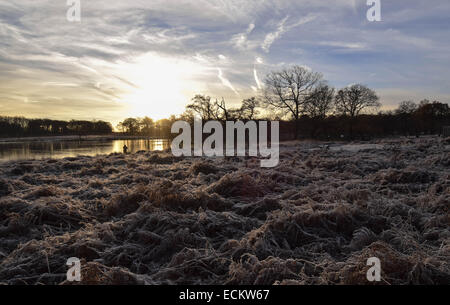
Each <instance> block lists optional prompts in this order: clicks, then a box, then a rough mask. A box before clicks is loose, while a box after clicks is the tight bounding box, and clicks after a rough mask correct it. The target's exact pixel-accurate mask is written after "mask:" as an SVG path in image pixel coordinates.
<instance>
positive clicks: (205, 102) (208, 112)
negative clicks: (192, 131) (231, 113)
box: [186, 94, 219, 121]
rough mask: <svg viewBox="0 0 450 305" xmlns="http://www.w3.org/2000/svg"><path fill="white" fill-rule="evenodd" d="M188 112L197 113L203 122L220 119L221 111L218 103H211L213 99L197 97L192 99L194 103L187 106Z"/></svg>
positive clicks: (202, 96)
mask: <svg viewBox="0 0 450 305" xmlns="http://www.w3.org/2000/svg"><path fill="white" fill-rule="evenodd" d="M186 108H187V110H192V111H193V112H194V113H197V114H198V115H199V116H200V117H201V118H202V120H204V121H210V120H217V119H219V109H218V106H217V103H213V102H212V101H211V97H209V96H204V95H199V94H198V95H196V96H194V98H192V103H191V104H189V105H187V106H186Z"/></svg>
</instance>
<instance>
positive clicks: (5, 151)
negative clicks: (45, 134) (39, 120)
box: [0, 139, 170, 161]
mask: <svg viewBox="0 0 450 305" xmlns="http://www.w3.org/2000/svg"><path fill="white" fill-rule="evenodd" d="M124 145H127V146H128V152H129V153H135V152H138V151H141V150H145V151H160V150H165V149H168V148H169V147H170V143H169V141H168V140H145V139H140V140H98V141H97V140H96V141H41V142H10V143H0V161H9V160H27V159H43V158H54V159H60V158H66V157H76V156H79V155H84V156H95V155H99V154H110V153H113V152H118V153H121V152H122V148H123V146H124Z"/></svg>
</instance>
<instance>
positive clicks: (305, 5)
mask: <svg viewBox="0 0 450 305" xmlns="http://www.w3.org/2000/svg"><path fill="white" fill-rule="evenodd" d="M381 5H382V11H381V13H382V21H381V22H368V20H367V18H366V12H367V10H368V8H369V7H368V6H367V5H366V0H330V1H328V0H327V1H325V0H323V1H318V0H290V1H288V0H240V1H238V0H208V1H207V0H189V1H188V0H147V1H138V0H130V1H122V3H113V1H106V0H89V1H88V0H81V22H69V21H68V20H67V17H66V14H67V10H68V9H69V7H68V6H67V3H66V0H52V1H44V0H28V1H25V0H15V1H14V2H12V1H9V0H8V1H6V0H0V115H22V116H27V117H48V118H62V119H71V118H74V119H104V120H109V121H112V122H113V123H117V122H118V121H119V120H121V119H123V118H124V117H128V116H143V115H148V116H151V117H153V118H157V119H159V118H162V117H167V116H169V115H170V114H172V113H175V114H177V113H181V112H182V111H183V108H184V106H185V104H186V103H187V102H188V101H189V99H190V98H191V97H192V96H193V95H194V94H196V93H201V94H208V95H211V96H212V97H217V98H222V97H224V98H225V99H226V100H228V101H229V102H230V103H237V102H239V101H240V100H242V99H244V98H247V97H249V96H252V95H255V94H257V91H258V90H259V89H260V88H261V87H262V86H263V80H264V76H265V74H266V73H267V72H269V71H271V70H276V69H279V68H281V67H283V66H285V65H291V64H299V65H305V66H308V67H310V68H312V69H313V70H315V71H319V72H322V73H323V74H324V77H325V79H327V80H328V81H329V83H330V84H331V85H333V86H336V87H342V86H346V85H348V84H352V83H357V82H358V83H363V84H366V85H368V86H370V87H372V88H374V89H376V91H377V92H378V93H379V95H380V97H381V101H382V103H383V104H384V107H385V108H392V107H395V105H396V104H398V102H400V101H402V100H407V99H412V100H415V101H419V100H420V99H422V98H429V99H439V100H441V101H443V102H449V101H450V75H449V74H450V73H449V72H450V70H449V67H450V56H449V50H450V39H449V37H450V17H449V16H450V3H449V1H448V0H423V1H419V0H409V1H404V0H381Z"/></svg>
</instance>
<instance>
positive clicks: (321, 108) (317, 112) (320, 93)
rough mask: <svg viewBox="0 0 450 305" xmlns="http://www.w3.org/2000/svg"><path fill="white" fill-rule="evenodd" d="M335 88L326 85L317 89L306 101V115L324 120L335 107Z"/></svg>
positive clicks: (323, 84)
mask: <svg viewBox="0 0 450 305" xmlns="http://www.w3.org/2000/svg"><path fill="white" fill-rule="evenodd" d="M334 92H335V90H334V88H332V87H330V86H328V85H327V84H325V83H321V84H320V85H318V86H317V87H315V88H314V89H313V90H312V92H311V93H310V95H309V96H307V97H306V99H305V114H306V115H308V116H309V117H311V118H320V119H324V118H325V117H326V116H327V114H329V113H330V112H331V111H332V110H333V107H334Z"/></svg>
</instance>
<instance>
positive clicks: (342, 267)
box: [0, 137, 450, 285]
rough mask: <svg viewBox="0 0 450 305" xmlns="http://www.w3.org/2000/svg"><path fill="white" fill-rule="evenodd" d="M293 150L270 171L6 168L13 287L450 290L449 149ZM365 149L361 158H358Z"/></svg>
mask: <svg viewBox="0 0 450 305" xmlns="http://www.w3.org/2000/svg"><path fill="white" fill-rule="evenodd" d="M366 144H367V143H365V144H364V145H363V146H361V145H360V144H354V145H353V146H351V149H345V147H344V148H343V149H339V145H337V144H331V145H330V144H329V143H327V144H326V145H325V144H324V143H319V142H309V143H307V142H304V143H287V144H283V145H282V146H281V156H280V158H281V160H280V165H279V166H278V167H277V168H274V169H262V168H260V167H259V165H260V162H259V160H257V159H256V158H217V159H206V158H205V159H195V158H174V157H173V156H172V155H171V154H170V153H169V152H162V153H156V152H141V153H137V154H132V155H126V156H124V155H122V154H111V155H109V156H98V157H77V158H66V159H62V160H35V161H20V162H8V163H3V164H0V173H1V176H0V282H4V283H8V284H23V283H26V284H36V283H46V284H57V283H62V282H64V281H65V273H66V270H67V266H66V261H67V259H68V258H69V257H79V258H80V259H82V279H83V283H99V284H145V283H146V284H166V283H168V284H269V285H271V284H368V282H367V280H366V271H367V268H368V267H367V266H366V261H367V259H368V258H369V257H373V256H375V257H378V258H380V260H381V263H382V278H383V281H382V283H390V284H450V229H449V228H450V227H449V224H450V213H449V207H450V158H449V152H450V151H449V150H448V147H449V146H448V144H449V143H448V139H447V140H444V139H440V138H436V137H429V138H421V139H397V140H395V139H394V140H380V141H377V142H376V143H375V142H374V143H370V144H373V145H366ZM355 147H356V148H355Z"/></svg>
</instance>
